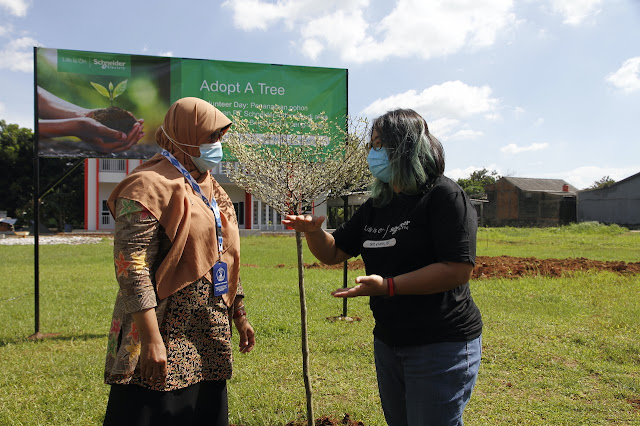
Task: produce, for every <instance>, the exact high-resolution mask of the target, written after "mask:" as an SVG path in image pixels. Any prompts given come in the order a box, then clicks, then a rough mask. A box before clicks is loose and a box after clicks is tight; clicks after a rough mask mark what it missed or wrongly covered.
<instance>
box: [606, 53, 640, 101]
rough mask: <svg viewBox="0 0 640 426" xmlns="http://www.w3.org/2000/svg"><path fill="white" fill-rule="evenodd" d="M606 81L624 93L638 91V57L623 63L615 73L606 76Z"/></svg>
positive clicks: (639, 80)
mask: <svg viewBox="0 0 640 426" xmlns="http://www.w3.org/2000/svg"><path fill="white" fill-rule="evenodd" d="M607 81H608V82H609V83H611V84H613V85H614V86H615V87H617V88H618V89H622V90H623V91H624V92H625V93H631V92H633V91H636V90H638V89H640V56H636V57H635V58H631V59H627V60H626V61H624V63H623V64H622V66H621V67H620V68H619V69H618V70H617V71H616V72H614V73H612V74H609V76H607Z"/></svg>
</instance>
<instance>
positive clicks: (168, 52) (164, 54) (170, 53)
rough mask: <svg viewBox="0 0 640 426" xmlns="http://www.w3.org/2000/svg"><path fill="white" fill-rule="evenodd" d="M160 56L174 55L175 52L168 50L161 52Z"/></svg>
mask: <svg viewBox="0 0 640 426" xmlns="http://www.w3.org/2000/svg"><path fill="white" fill-rule="evenodd" d="M158 56H173V52H172V51H171V50H168V51H166V52H160V53H158Z"/></svg>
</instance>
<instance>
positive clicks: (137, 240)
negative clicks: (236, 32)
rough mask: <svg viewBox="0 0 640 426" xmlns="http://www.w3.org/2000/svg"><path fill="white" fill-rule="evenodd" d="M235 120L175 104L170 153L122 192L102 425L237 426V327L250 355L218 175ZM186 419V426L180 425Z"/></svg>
mask: <svg viewBox="0 0 640 426" xmlns="http://www.w3.org/2000/svg"><path fill="white" fill-rule="evenodd" d="M230 126H231V121H230V120H229V119H228V118H227V117H225V116H224V114H222V113H221V112H220V111H218V110H217V109H216V108H215V107H213V106H212V105H211V104H209V103H208V102H205V101H203V100H201V99H198V98H183V99H180V100H178V101H176V102H175V103H174V104H173V105H172V106H171V107H170V108H169V111H168V112H167V114H166V116H165V119H164V122H163V124H162V126H161V127H160V128H159V129H158V130H157V131H156V141H157V142H158V144H159V145H160V146H161V147H162V148H163V151H162V153H160V154H156V155H155V156H154V157H152V158H151V159H150V160H149V161H147V162H145V163H143V164H142V165H140V166H139V167H137V168H136V169H135V170H134V171H133V172H132V173H131V174H130V175H129V176H128V177H127V178H125V179H124V180H123V181H122V182H121V183H120V184H118V186H117V187H116V188H115V189H114V191H113V193H112V194H111V196H110V197H109V200H108V205H109V209H110V211H111V213H112V215H113V216H114V218H115V222H116V229H115V239H114V251H113V252H114V259H115V272H116V278H117V280H118V284H119V286H120V291H119V292H118V295H117V298H116V302H115V307H114V311H113V319H112V322H111V330H110V332H109V341H108V347H107V360H106V368H105V383H107V384H110V385H111V392H110V395H109V402H108V404H107V412H106V416H105V419H104V424H105V425H125V424H126V425H129V424H131V425H160V424H208V425H228V409H227V406H228V404H227V387H226V380H227V379H229V378H230V377H231V371H232V368H231V366H232V353H231V342H230V340H231V326H230V323H231V321H232V320H233V322H234V324H235V327H236V329H237V330H238V334H239V340H240V351H241V352H243V353H246V352H249V351H251V349H252V348H253V346H254V344H255V337H254V331H253V328H252V327H251V324H250V323H249V321H248V320H247V316H246V311H245V308H244V303H243V299H244V292H243V289H242V286H241V284H240V279H239V267H240V239H239V234H238V223H237V219H236V216H235V211H234V208H233V204H232V202H231V200H230V199H229V197H228V195H227V194H226V193H225V191H224V190H223V189H222V187H221V186H220V185H219V184H218V183H217V182H216V181H215V180H214V179H213V177H212V176H211V175H210V174H209V169H211V168H212V167H213V166H214V165H215V163H217V162H218V161H220V160H221V158H222V147H221V142H220V140H221V138H222V136H223V135H224V133H225V132H226V131H227V130H228V129H229V127H230ZM178 422H179V423H178Z"/></svg>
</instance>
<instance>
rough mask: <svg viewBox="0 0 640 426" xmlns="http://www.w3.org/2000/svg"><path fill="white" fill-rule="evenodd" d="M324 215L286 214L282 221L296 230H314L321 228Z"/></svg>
mask: <svg viewBox="0 0 640 426" xmlns="http://www.w3.org/2000/svg"><path fill="white" fill-rule="evenodd" d="M324 219H325V217H324V216H311V215H310V214H301V215H295V214H288V215H286V216H285V218H284V219H283V220H282V223H283V224H284V225H287V226H291V227H292V228H293V229H295V230H296V231H297V232H307V233H309V232H316V231H318V230H320V229H321V227H322V222H324Z"/></svg>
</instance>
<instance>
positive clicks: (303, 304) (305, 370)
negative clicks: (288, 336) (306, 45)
mask: <svg viewBox="0 0 640 426" xmlns="http://www.w3.org/2000/svg"><path fill="white" fill-rule="evenodd" d="M296 245H297V249H298V290H299V292H300V326H301V329H302V374H303V376H304V389H305V392H306V395H307V425H308V426H313V424H314V421H313V392H312V390H311V380H310V378H309V339H308V337H307V301H306V299H305V295H304V264H303V263H302V233H300V232H298V231H296Z"/></svg>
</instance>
